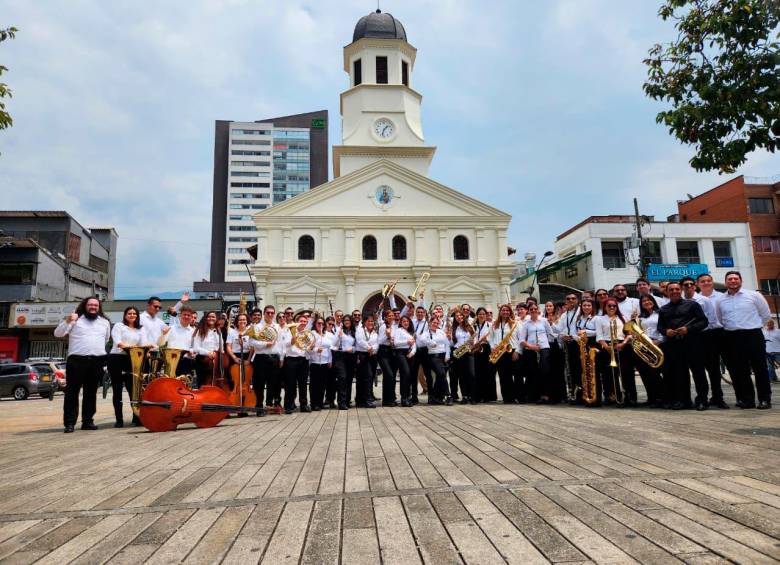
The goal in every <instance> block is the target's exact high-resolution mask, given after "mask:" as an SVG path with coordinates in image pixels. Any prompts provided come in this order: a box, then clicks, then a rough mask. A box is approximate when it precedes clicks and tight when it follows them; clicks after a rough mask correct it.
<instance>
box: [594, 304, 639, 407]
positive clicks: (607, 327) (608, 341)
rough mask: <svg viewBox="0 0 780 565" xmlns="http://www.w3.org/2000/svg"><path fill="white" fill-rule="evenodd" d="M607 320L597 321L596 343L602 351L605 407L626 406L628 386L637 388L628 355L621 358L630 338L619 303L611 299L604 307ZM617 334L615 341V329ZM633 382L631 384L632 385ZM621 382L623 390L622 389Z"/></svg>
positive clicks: (601, 317) (598, 318)
mask: <svg viewBox="0 0 780 565" xmlns="http://www.w3.org/2000/svg"><path fill="white" fill-rule="evenodd" d="M604 310H605V312H606V314H605V315H604V316H598V317H597V318H596V341H598V343H599V346H600V347H601V351H600V352H599V358H598V361H599V362H598V365H599V367H600V373H601V386H602V390H603V391H604V395H605V397H606V398H605V400H604V404H607V405H609V404H616V403H617V404H620V405H623V404H624V400H625V399H624V398H623V390H624V389H625V388H626V385H628V386H631V385H633V386H634V391H636V385H635V384H634V382H633V381H634V373H633V370H632V369H631V364H630V362H629V360H630V357H629V355H622V356H621V354H620V352H621V351H623V349H624V348H625V347H626V346H627V345H628V342H629V338H628V336H625V335H624V334H623V322H624V320H623V314H621V313H620V309H619V308H618V303H617V300H615V299H614V298H608V299H607V301H606V302H605V303H604ZM613 326H614V330H615V332H614V333H615V340H614V342H613V340H612V328H613ZM613 347H614V352H615V361H616V362H617V364H618V366H617V367H611V366H610V361H611V357H612V356H611V353H610V351H611V350H612V348H613ZM629 381H630V382H629ZM621 382H622V384H623V387H622V388H621Z"/></svg>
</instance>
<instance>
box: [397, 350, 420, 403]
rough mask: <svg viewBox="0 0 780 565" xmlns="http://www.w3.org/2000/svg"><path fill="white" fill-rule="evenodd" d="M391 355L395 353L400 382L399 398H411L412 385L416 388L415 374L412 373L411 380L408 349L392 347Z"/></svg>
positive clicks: (411, 362) (410, 363)
mask: <svg viewBox="0 0 780 565" xmlns="http://www.w3.org/2000/svg"><path fill="white" fill-rule="evenodd" d="M393 355H395V365H396V367H398V376H399V379H400V381H401V383H400V394H401V400H411V399H412V387H413V386H414V387H415V388H417V375H416V374H415V375H414V382H413V381H412V364H413V363H414V360H413V359H409V357H407V355H409V350H408V349H394V350H393Z"/></svg>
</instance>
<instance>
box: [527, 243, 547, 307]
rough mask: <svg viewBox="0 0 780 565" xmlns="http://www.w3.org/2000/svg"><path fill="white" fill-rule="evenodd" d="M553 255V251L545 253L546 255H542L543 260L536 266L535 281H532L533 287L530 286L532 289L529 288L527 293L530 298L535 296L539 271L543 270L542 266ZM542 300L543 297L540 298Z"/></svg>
mask: <svg viewBox="0 0 780 565" xmlns="http://www.w3.org/2000/svg"><path fill="white" fill-rule="evenodd" d="M552 254H553V252H552V251H545V252H544V255H542V260H541V261H539V264H538V265H537V266H536V269H534V280H533V281H531V286H530V287H528V290H527V291H526V294H527V295H528V296H533V294H534V289H535V288H536V279H537V277H538V276H539V269H540V268H541V266H542V263H544V261H545V259H547V258H548V257H549V256H550V255H552ZM540 298H541V297H540Z"/></svg>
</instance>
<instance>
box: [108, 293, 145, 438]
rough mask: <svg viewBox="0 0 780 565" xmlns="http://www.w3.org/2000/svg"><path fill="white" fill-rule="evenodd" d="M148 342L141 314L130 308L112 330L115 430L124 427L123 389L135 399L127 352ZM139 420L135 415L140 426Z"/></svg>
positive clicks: (110, 354)
mask: <svg viewBox="0 0 780 565" xmlns="http://www.w3.org/2000/svg"><path fill="white" fill-rule="evenodd" d="M145 341H147V336H146V333H145V332H143V329H142V328H141V322H140V314H139V312H138V309H137V308H136V307H135V306H128V307H127V308H125V312H124V314H122V321H121V322H119V323H116V324H114V327H113V328H111V342H112V343H113V347H112V348H111V351H110V352H109V354H108V373H109V374H110V375H111V389H112V402H113V404H114V417H115V418H116V422H115V423H114V427H115V428H121V427H122V426H124V417H123V414H122V388H123V387H124V388H126V389H127V394H128V396H129V397H130V398H133V374H132V373H131V368H130V356H129V355H128V354H127V351H125V348H127V347H135V346H138V345H141V344H143V343H144V342H145ZM139 423H140V422H139V421H138V418H137V417H136V416H135V414H134V415H133V424H136V425H138V424H139Z"/></svg>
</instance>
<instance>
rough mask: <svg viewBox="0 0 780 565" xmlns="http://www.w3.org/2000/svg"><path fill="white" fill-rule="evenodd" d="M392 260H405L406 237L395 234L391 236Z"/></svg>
mask: <svg viewBox="0 0 780 565" xmlns="http://www.w3.org/2000/svg"><path fill="white" fill-rule="evenodd" d="M393 260H394V261H405V260H406V238H405V237H404V236H402V235H397V236H395V237H394V238H393Z"/></svg>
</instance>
